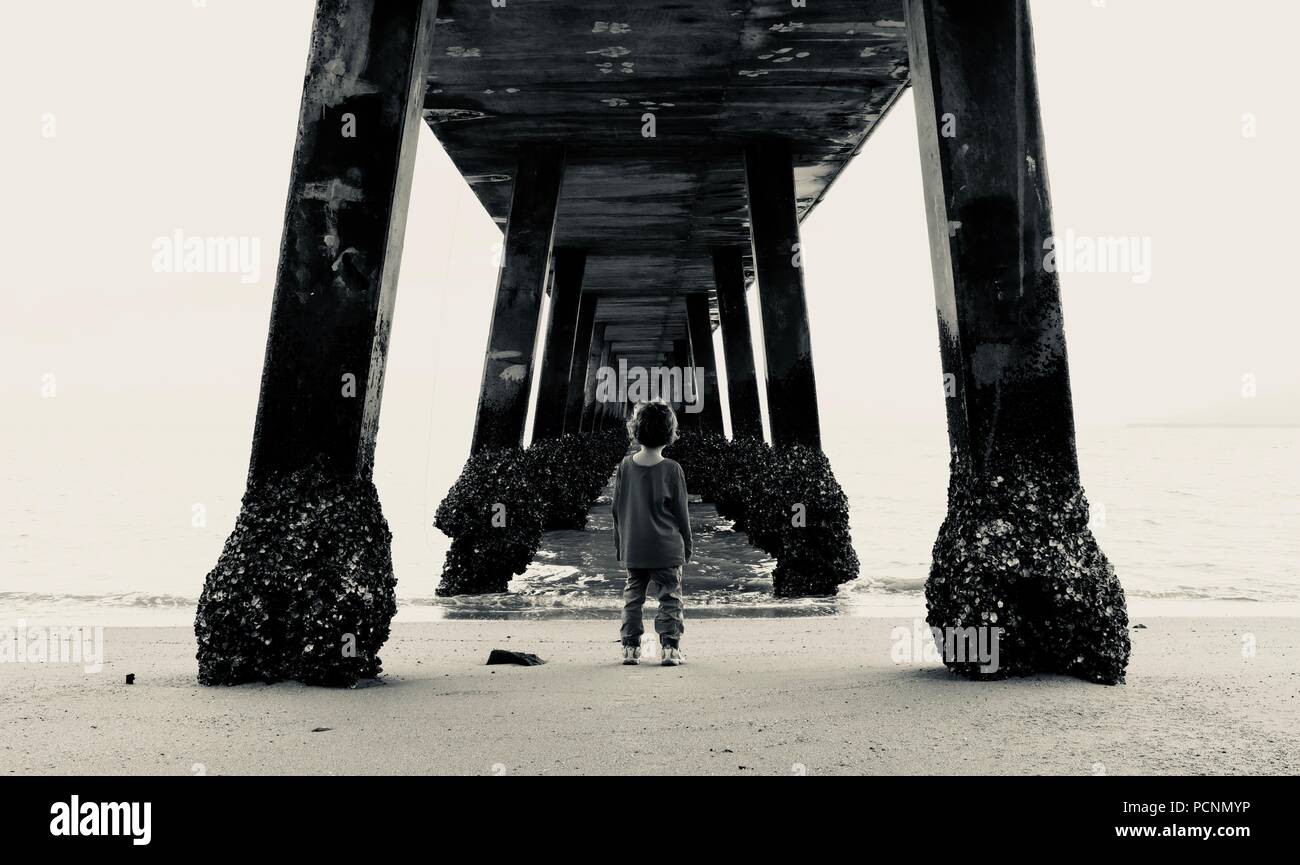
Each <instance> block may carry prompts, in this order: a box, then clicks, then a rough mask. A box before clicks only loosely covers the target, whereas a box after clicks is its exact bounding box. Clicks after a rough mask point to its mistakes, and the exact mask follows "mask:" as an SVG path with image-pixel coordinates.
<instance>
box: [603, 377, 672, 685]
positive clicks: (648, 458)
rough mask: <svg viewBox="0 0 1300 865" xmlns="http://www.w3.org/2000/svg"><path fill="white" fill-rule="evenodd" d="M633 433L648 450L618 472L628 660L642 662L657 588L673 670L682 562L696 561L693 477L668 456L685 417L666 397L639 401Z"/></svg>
mask: <svg viewBox="0 0 1300 865" xmlns="http://www.w3.org/2000/svg"><path fill="white" fill-rule="evenodd" d="M627 429H628V434H629V435H630V436H631V437H632V441H633V442H634V443H635V444H638V445H640V446H641V447H640V450H638V451H637V452H636V453H634V454H632V455H631V456H627V457H624V458H623V462H621V463H619V466H618V471H617V472H616V473H615V475H614V506H613V511H614V546H615V548H616V549H617V551H618V560H619V561H620V562H622V563H623V566H624V567H626V568H627V583H626V584H625V586H624V588H623V625H622V628H621V629H620V633H621V635H622V638H623V663H624V664H637V663H640V659H641V634H642V633H643V631H644V627H643V625H642V624H641V607H642V606H643V605H644V604H645V596H646V590H647V588H648V587H649V586H650V585H651V584H654V587H655V588H654V593H655V597H656V598H657V599H658V600H659V612H658V614H657V615H656V616H655V631H656V632H657V633H658V634H659V645H660V648H661V654H662V656H663V665H664V666H666V667H669V666H671V667H676V666H679V665H680V664H681V663H682V662H683V661H684V660H685V659H684V658H683V657H682V651H681V647H680V642H681V639H682V632H683V631H684V630H685V623H684V621H683V604H682V565H684V564H685V563H686V562H687V561H689V560H690V558H691V519H690V514H689V513H688V511H687V507H686V506H687V500H686V475H685V474H684V473H683V472H682V467H681V466H680V465H678V464H677V463H675V462H674V461H672V460H670V459H667V458H665V457H664V455H663V450H664V448H665V447H667V446H668V445H670V444H672V443H673V442H674V441H675V440H676V439H677V416H676V415H675V414H673V410H672V408H671V407H670V406H669V405H668V404H667V403H665V402H663V401H661V400H655V401H653V402H643V403H639V404H638V405H637V407H636V410H635V411H634V412H633V413H632V419H631V420H630V421H628V425H627Z"/></svg>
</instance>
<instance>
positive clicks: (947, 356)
mask: <svg viewBox="0 0 1300 865" xmlns="http://www.w3.org/2000/svg"><path fill="white" fill-rule="evenodd" d="M907 32H908V41H909V47H910V52H911V61H912V62H911V67H912V76H913V83H914V90H915V93H916V109H917V110H916V117H917V125H918V130H919V133H920V145H921V160H922V172H923V177H924V181H925V198H926V214H927V219H928V223H929V229H930V244H931V259H932V263H933V268H934V278H935V297H936V303H937V307H938V318H939V333H940V349H941V352H942V360H943V369H944V384H945V395H946V397H947V410H948V434H949V441H950V444H951V449H952V476H951V479H950V481H949V488H948V516H947V518H946V519H945V521H944V524H943V526H942V528H941V529H940V531H939V538H938V541H937V542H936V544H935V547H934V554H935V560H934V563H933V566H932V568H931V571H930V577H929V579H928V580H927V582H926V601H927V607H928V609H929V622H930V624H931V626H932V627H935V628H939V629H965V628H985V629H989V630H990V631H992V629H1000V631H1001V633H1000V634H998V635H997V636H998V637H999V639H998V641H997V643H998V645H997V652H998V654H997V655H996V656H995V657H996V669H995V670H989V669H988V665H987V664H982V663H980V661H977V660H972V656H970V655H961V656H959V657H953V652H952V650H951V649H952V647H945V646H941V647H940V648H941V650H944V655H945V663H946V664H947V665H948V666H949V667H951V668H953V669H954V670H956V671H958V672H960V673H962V674H964V675H969V676H972V677H979V676H981V675H986V674H992V675H996V676H1005V675H1027V674H1031V673H1038V672H1048V673H1065V674H1070V675H1075V676H1079V677H1082V678H1085V679H1090V680H1093V681H1097V682H1105V683H1116V682H1121V681H1123V678H1124V670H1125V666H1126V664H1127V662H1128V654H1129V636H1128V618H1127V613H1126V610H1125V601H1124V593H1123V590H1122V589H1121V588H1120V586H1119V582H1118V580H1117V579H1116V577H1115V573H1114V570H1113V569H1112V568H1111V566H1110V564H1109V563H1108V562H1107V561H1106V557H1105V556H1104V555H1103V554H1102V552H1101V550H1100V549H1099V548H1098V546H1097V542H1096V540H1095V539H1094V538H1093V535H1092V533H1091V531H1089V529H1088V505H1087V501H1086V500H1085V498H1084V495H1083V491H1082V489H1081V488H1080V484H1079V470H1078V463H1077V460H1076V457H1075V444H1074V419H1073V410H1072V408H1071V400H1070V382H1069V373H1068V368H1067V363H1066V352H1065V337H1064V333H1063V329H1062V321H1061V302H1060V290H1059V283H1058V278H1057V274H1056V273H1055V272H1054V269H1053V268H1050V267H1048V266H1047V259H1046V256H1047V254H1048V247H1049V246H1050V243H1049V241H1050V239H1051V237H1052V218H1051V204H1050V198H1049V195H1048V184H1047V173H1046V170H1047V166H1046V160H1045V158H1044V155H1045V154H1044V146H1043V135H1042V124H1041V121H1040V117H1039V107H1038V89H1037V82H1036V79H1035V73H1034V55H1033V38H1032V33H1031V28H1030V21H1029V11H1028V7H1027V3H1026V2H1025V0H987V2H982V3H970V2H967V0H908V2H907ZM761 278H762V276H761V274H760V279H761ZM942 633H944V634H945V636H946V635H947V633H948V632H947V631H946V630H945V631H943V632H942Z"/></svg>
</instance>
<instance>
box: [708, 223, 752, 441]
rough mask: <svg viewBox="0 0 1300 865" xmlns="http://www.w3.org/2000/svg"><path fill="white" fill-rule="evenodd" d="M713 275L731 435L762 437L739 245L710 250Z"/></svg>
mask: <svg viewBox="0 0 1300 865" xmlns="http://www.w3.org/2000/svg"><path fill="white" fill-rule="evenodd" d="M713 279H714V284H715V287H716V289H717V292H718V323H719V326H720V327H721V328H722V357H723V359H724V361H725V362H726V364H727V404H728V405H729V406H730V407H731V437H732V438H733V439H740V438H756V439H760V440H761V439H762V438H763V412H762V408H761V406H760V404H759V401H758V374H757V373H756V372H755V371H754V344H753V337H752V336H751V334H750V328H749V309H748V307H747V306H746V304H745V261H744V254H743V252H742V251H741V249H740V248H739V247H717V248H715V249H714V250H713Z"/></svg>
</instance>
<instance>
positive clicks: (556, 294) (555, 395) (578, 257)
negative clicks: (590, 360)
mask: <svg viewBox="0 0 1300 865" xmlns="http://www.w3.org/2000/svg"><path fill="white" fill-rule="evenodd" d="M586 262H587V253H586V252H585V251H584V250H581V249H557V250H556V251H555V281H554V282H553V283H552V284H551V310H550V315H549V316H548V317H547V323H546V341H545V343H544V344H543V348H542V370H541V376H540V379H539V380H538V382H537V405H536V406H535V407H534V409H533V441H540V440H541V439H549V438H558V437H559V436H560V435H562V434H563V433H564V415H565V411H566V410H567V408H568V400H567V391H568V388H569V370H570V367H572V366H573V356H574V354H575V335H576V333H577V329H578V312H579V307H580V300H581V296H582V272H583V269H584V268H585V267H586Z"/></svg>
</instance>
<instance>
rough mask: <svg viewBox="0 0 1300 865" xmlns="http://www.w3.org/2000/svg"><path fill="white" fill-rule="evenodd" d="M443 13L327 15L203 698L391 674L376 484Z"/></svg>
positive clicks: (359, 2) (387, 569)
mask: <svg viewBox="0 0 1300 865" xmlns="http://www.w3.org/2000/svg"><path fill="white" fill-rule="evenodd" d="M436 7H437V3H435V2H432V0H430V2H427V3H425V2H422V0H318V2H317V4H316V11H315V18H314V20H313V31H312V40H311V47H310V53H309V56H308V61H307V73H306V80H305V83H304V86H303V95H302V101H301V107H300V111H299V120H298V127H297V128H298V133H297V141H296V143H295V147H294V155H293V163H292V168H291V172H290V178H289V201H288V206H287V208H286V212H285V220H284V231H283V234H282V240H281V246H280V258H279V267H278V270H277V272H276V282H275V294H274V299H273V302H272V307H271V322H270V330H269V335H268V337H267V346H266V357H265V362H264V366H263V371H262V382H261V393H260V398H259V402H258V408H257V420H256V426H255V429H254V433H253V447H252V457H251V459H250V462H249V477H248V488H247V490H246V492H245V495H244V500H243V505H242V507H241V510H240V514H239V517H238V519H237V521H236V523H235V529H234V532H233V534H232V535H231V536H230V538H229V540H227V542H226V545H225V548H224V550H223V551H222V554H221V558H220V560H219V561H218V563H217V566H216V567H215V568H214V569H213V570H212V572H211V573H209V574H208V576H207V580H206V582H205V584H204V589H203V594H202V596H201V598H200V599H199V606H198V615H197V618H196V620H195V635H196V637H197V640H198V662H199V681H200V682H202V683H203V684H236V683H239V682H248V681H256V680H263V681H276V680H281V679H296V680H298V681H301V682H307V683H319V684H350V683H352V682H355V681H356V680H357V679H358V678H360V677H367V676H374V675H376V674H377V673H378V672H379V670H380V661H379V657H378V651H379V648H380V647H381V646H382V645H383V643H384V641H385V640H386V639H387V638H388V631H389V621H390V620H391V618H392V616H393V613H394V612H395V610H396V604H395V598H394V586H395V584H396V581H395V579H394V577H393V568H392V560H391V553H390V550H391V547H390V535H389V531H388V525H387V523H386V522H385V520H384V516H383V513H382V511H381V509H380V506H379V497H378V495H377V494H376V492H375V487H374V484H373V483H372V482H371V471H372V466H373V463H374V450H375V436H376V432H377V429H378V424H379V404H380V396H381V394H382V391H383V380H384V361H385V357H386V354H387V350H388V338H389V328H390V323H391V320H392V313H393V301H394V293H395V291H396V288H397V276H398V265H399V263H400V259H401V248H402V239H403V236H404V233H405V228H406V207H407V200H408V198H409V194H410V188H411V177H412V171H413V167H414V160H415V148H416V142H417V140H418V133H419V127H420V123H421V117H420V111H421V106H422V104H423V99H424V88H425V70H426V69H427V68H428V59H429V58H428V55H429V43H430V40H431V38H432V30H433V20H434V14H435V12H436ZM304 514H309V515H310V517H309V518H307V519H304V517H303V515H304Z"/></svg>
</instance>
